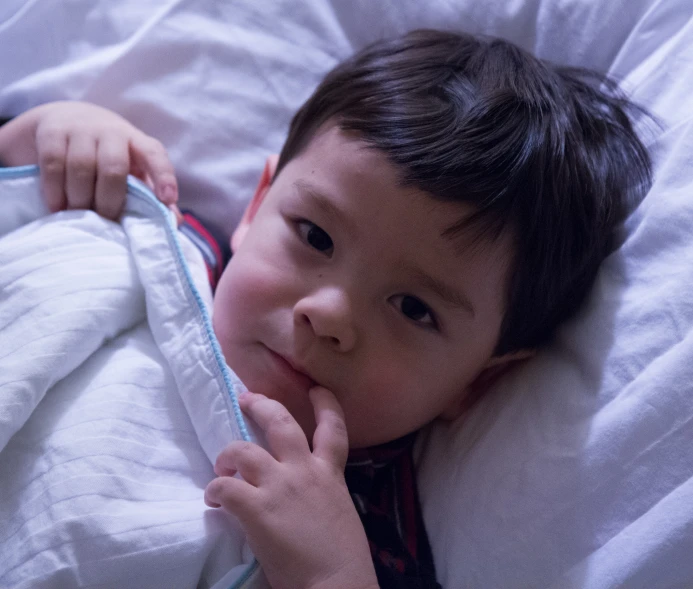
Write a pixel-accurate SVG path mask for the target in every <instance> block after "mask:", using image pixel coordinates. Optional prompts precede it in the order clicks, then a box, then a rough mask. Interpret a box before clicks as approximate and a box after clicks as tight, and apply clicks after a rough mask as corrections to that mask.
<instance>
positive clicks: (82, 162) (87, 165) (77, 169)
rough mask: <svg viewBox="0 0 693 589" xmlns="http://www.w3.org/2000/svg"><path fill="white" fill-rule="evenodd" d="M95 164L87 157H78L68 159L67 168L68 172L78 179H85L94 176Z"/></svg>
mask: <svg viewBox="0 0 693 589" xmlns="http://www.w3.org/2000/svg"><path fill="white" fill-rule="evenodd" d="M95 164H96V162H95V161H94V159H93V158H90V157H88V156H78V157H73V158H72V159H70V161H69V163H68V166H69V169H70V172H72V173H73V174H74V175H75V176H77V177H78V178H85V177H89V176H92V175H93V174H94V169H95V167H96V165H95Z"/></svg>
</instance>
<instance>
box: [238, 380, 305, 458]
mask: <svg viewBox="0 0 693 589" xmlns="http://www.w3.org/2000/svg"><path fill="white" fill-rule="evenodd" d="M238 400H239V403H240V406H241V409H242V410H243V411H244V412H245V413H247V415H248V416H249V417H250V418H251V419H252V420H253V421H255V423H257V424H258V425H259V426H260V429H262V431H263V432H264V433H265V438H266V439H267V444H268V445H269V447H270V449H271V450H272V454H273V455H274V457H275V458H276V459H277V460H279V461H280V462H284V461H288V462H291V461H295V460H300V459H304V458H306V457H307V456H309V455H310V447H309V446H308V440H307V439H306V434H305V433H303V430H302V429H301V426H300V425H298V423H297V421H296V420H295V419H294V418H293V416H292V415H291V414H290V413H289V412H288V410H287V409H286V407H284V405H282V404H281V403H279V402H278V401H274V400H273V399H268V398H267V397H265V396H264V395H258V394H256V393H243V394H242V395H241V396H240V397H239V399H238Z"/></svg>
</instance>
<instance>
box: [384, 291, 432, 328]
mask: <svg viewBox="0 0 693 589" xmlns="http://www.w3.org/2000/svg"><path fill="white" fill-rule="evenodd" d="M393 302H394V304H395V306H396V307H398V308H399V310H400V311H401V312H402V314H403V315H404V316H406V317H407V318H408V319H411V320H412V321H415V322H416V323H419V324H420V325H422V326H423V327H429V328H433V329H438V322H437V321H436V318H435V315H434V314H433V311H431V309H430V308H429V307H428V305H426V303H424V302H423V301H421V300H419V299H417V298H416V297H413V296H411V295H397V296H395V297H393Z"/></svg>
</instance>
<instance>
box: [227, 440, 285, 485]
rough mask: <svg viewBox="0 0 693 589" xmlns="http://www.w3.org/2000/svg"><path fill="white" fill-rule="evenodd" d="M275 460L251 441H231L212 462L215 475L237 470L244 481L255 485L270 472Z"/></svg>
mask: <svg viewBox="0 0 693 589" xmlns="http://www.w3.org/2000/svg"><path fill="white" fill-rule="evenodd" d="M274 466H276V461H275V460H274V458H272V456H271V455H270V453H269V452H267V450H265V449H264V448H262V447H261V446H258V445H257V444H253V443H252V442H232V443H231V444H229V445H228V446H226V448H224V449H223V450H222V451H221V452H220V453H219V455H218V456H217V459H216V461H215V463H214V472H215V473H216V474H217V476H220V477H222V476H233V475H234V474H236V472H238V473H239V474H240V475H241V476H242V477H243V479H244V480H245V481H247V482H248V483H249V484H251V485H253V486H254V487H257V486H259V485H261V484H262V483H263V482H265V481H266V480H267V479H268V478H269V477H270V476H271V474H272V469H273V467H274Z"/></svg>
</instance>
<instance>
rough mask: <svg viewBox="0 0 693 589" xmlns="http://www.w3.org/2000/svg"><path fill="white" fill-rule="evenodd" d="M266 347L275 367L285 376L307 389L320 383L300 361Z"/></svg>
mask: <svg viewBox="0 0 693 589" xmlns="http://www.w3.org/2000/svg"><path fill="white" fill-rule="evenodd" d="M265 347H266V346H265ZM266 349H267V351H268V352H269V356H270V360H271V362H272V364H273V367H274V368H275V369H276V371H277V372H278V373H279V374H280V375H281V376H282V377H283V378H285V379H287V380H288V381H289V382H291V383H292V384H294V385H297V386H298V387H299V388H302V389H305V390H306V391H308V389H310V388H312V387H314V386H315V385H316V384H318V383H317V382H316V381H315V380H314V379H313V378H312V377H311V376H310V375H309V374H308V373H307V372H306V370H305V369H303V368H302V367H301V366H300V365H299V364H298V363H296V362H295V361H293V360H291V359H290V358H287V357H286V356H283V355H281V354H279V353H277V352H275V351H274V350H272V349H271V348H267V347H266Z"/></svg>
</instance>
